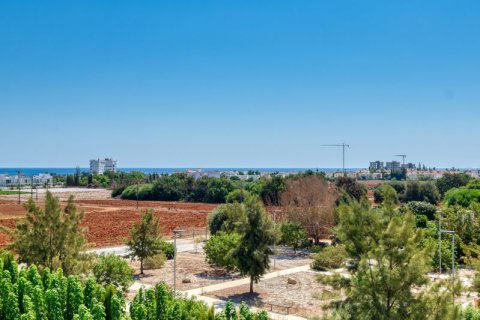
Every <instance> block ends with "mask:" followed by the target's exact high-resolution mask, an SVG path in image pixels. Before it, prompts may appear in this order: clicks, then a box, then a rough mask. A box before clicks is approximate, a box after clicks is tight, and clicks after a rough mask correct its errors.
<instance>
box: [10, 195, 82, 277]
mask: <svg viewBox="0 0 480 320" xmlns="http://www.w3.org/2000/svg"><path fill="white" fill-rule="evenodd" d="M25 208H26V209H27V218H26V220H25V221H23V222H20V223H18V224H17V228H16V230H15V231H10V233H11V236H12V238H13V243H12V247H13V248H14V249H15V250H16V251H17V252H18V254H19V260H20V261H22V262H26V263H27V264H37V265H39V266H45V267H48V268H50V269H51V270H52V269H53V268H54V264H55V262H56V261H60V263H61V265H62V268H63V269H64V271H65V272H67V273H68V272H71V271H72V269H73V267H74V265H75V264H76V263H77V261H78V257H79V255H80V251H81V250H82V248H83V245H84V242H85V239H84V234H83V229H82V228H81V227H80V222H81V220H82V218H83V213H80V214H78V213H77V212H76V206H75V203H74V200H73V196H71V197H70V198H69V199H68V203H67V206H66V208H65V210H64V211H62V209H61V206H60V202H59V200H58V198H55V197H54V196H53V195H52V194H51V193H50V192H47V195H46V199H45V206H44V208H40V207H39V206H37V204H36V203H35V202H34V201H33V199H29V201H28V202H27V203H26V204H25Z"/></svg>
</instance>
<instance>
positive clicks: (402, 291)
mask: <svg viewBox="0 0 480 320" xmlns="http://www.w3.org/2000/svg"><path fill="white" fill-rule="evenodd" d="M384 199H385V200H384V202H383V204H382V207H380V208H377V209H372V208H370V207H369V205H368V204H366V203H364V204H358V203H357V204H349V205H345V204H344V205H342V206H341V208H339V225H338V227H337V229H336V235H337V237H338V239H339V240H340V241H341V242H342V243H343V244H344V245H345V249H346V251H347V254H348V255H349V257H350V259H352V260H354V261H356V262H357V265H356V268H353V269H352V270H351V277H350V278H348V279H347V278H343V277H342V276H340V275H337V276H336V277H334V278H333V279H332V278H325V277H323V278H322V280H323V281H325V282H327V283H336V284H337V285H338V286H340V287H346V288H348V290H347V291H346V292H347V298H346V299H345V300H343V301H341V302H339V303H338V304H337V311H338V313H339V315H340V318H345V319H352V317H351V316H352V315H355V319H385V320H387V319H425V318H426V315H428V318H429V319H430V318H431V319H451V318H450V317H451V316H452V314H454V313H455V312H456V310H455V309H454V308H444V309H442V310H441V311H438V310H433V308H431V309H429V308H427V306H430V307H431V304H433V303H435V301H442V303H444V301H445V300H444V299H445V297H446V294H447V293H440V292H436V293H435V299H432V295H431V293H430V292H428V290H427V289H423V290H421V291H420V292H418V293H414V290H413V289H418V288H422V287H423V286H425V285H426V284H428V277H427V275H426V274H427V272H428V271H429V270H430V261H431V258H432V248H430V247H424V246H423V245H422V240H423V231H422V230H420V229H417V228H416V227H415V218H414V216H413V215H412V214H410V213H407V214H406V215H401V214H400V213H399V212H398V211H397V210H396V209H395V206H394V203H395V199H394V194H393V193H390V192H388V193H386V194H384ZM445 306H446V307H450V305H449V304H448V305H445ZM436 307H438V305H436ZM442 313H443V314H442Z"/></svg>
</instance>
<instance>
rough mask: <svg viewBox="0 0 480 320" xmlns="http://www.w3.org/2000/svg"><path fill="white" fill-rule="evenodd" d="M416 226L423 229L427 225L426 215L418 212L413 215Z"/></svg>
mask: <svg viewBox="0 0 480 320" xmlns="http://www.w3.org/2000/svg"><path fill="white" fill-rule="evenodd" d="M415 219H416V226H417V228H422V229H425V228H426V227H427V223H428V218H427V216H426V215H423V214H419V215H416V216H415Z"/></svg>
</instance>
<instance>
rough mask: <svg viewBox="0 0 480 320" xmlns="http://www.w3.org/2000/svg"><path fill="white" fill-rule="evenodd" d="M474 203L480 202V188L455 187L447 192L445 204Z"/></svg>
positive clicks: (465, 204)
mask: <svg viewBox="0 0 480 320" xmlns="http://www.w3.org/2000/svg"><path fill="white" fill-rule="evenodd" d="M472 203H480V190H478V189H467V188H454V189H450V190H448V191H447V193H446V194H445V204H447V205H449V206H454V205H459V206H462V207H465V208H467V207H469V206H470V204H472Z"/></svg>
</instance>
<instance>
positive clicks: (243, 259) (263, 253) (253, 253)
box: [234, 196, 275, 293]
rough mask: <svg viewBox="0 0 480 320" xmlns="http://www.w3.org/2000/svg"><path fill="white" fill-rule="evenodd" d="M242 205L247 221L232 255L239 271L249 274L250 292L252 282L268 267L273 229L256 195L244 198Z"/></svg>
mask: <svg viewBox="0 0 480 320" xmlns="http://www.w3.org/2000/svg"><path fill="white" fill-rule="evenodd" d="M242 205H243V206H244V208H245V214H246V218H247V223H244V224H243V225H242V226H241V227H240V241H239V245H238V247H237V248H236V250H235V252H234V255H235V257H236V258H237V268H238V270H239V271H240V273H241V274H243V275H248V276H250V293H253V283H254V282H256V283H257V282H258V280H259V279H260V277H261V276H262V275H263V274H265V272H266V270H267V269H268V268H269V262H270V257H269V256H270V254H272V251H271V249H270V247H269V246H270V245H271V244H273V241H274V237H275V231H274V227H273V222H272V220H271V219H270V217H269V216H268V215H267V213H266V212H265V209H264V207H263V204H262V203H261V202H260V201H258V199H257V198H256V197H253V196H252V197H249V198H247V199H245V201H244V202H243V204H242Z"/></svg>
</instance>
